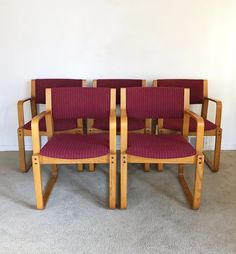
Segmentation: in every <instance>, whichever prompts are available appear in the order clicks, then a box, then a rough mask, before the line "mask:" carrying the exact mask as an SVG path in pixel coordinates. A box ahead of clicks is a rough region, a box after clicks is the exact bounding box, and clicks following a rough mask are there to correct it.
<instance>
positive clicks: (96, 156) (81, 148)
mask: <svg viewBox="0 0 236 254" xmlns="http://www.w3.org/2000/svg"><path fill="white" fill-rule="evenodd" d="M115 100H116V99H115V90H114V89H112V90H110V89H106V88H103V89H91V88H77V87H70V88H52V89H46V111H45V112H42V113H40V114H39V115H37V116H35V117H34V118H33V120H32V138H33V156H32V164H33V175H34V186H35V193H36V204H37V209H43V208H44V207H45V205H46V203H47V200H48V197H49V195H50V193H51V191H52V188H53V186H54V184H55V182H56V179H57V172H58V170H57V165H58V164H87V163H108V164H109V208H112V209H114V208H115V206H116V107H115V105H116V102H115ZM89 117H90V118H97V119H100V118H101V119H105V118H107V117H108V118H109V133H101V134H88V135H87V134H82V133H78V134H71V133H60V134H55V133H54V126H55V124H54V123H55V121H56V120H57V119H64V120H69V119H78V118H79V119H81V118H82V119H87V118H89ZM44 118H45V119H46V133H47V136H48V142H47V143H46V144H45V145H44V146H43V147H42V148H41V144H40V130H39V126H40V120H43V119H44ZM43 164H51V165H52V171H51V178H50V180H49V182H48V184H47V186H46V189H45V191H43V187H42V176H41V165H43Z"/></svg>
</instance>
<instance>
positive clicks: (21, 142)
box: [18, 128, 31, 173]
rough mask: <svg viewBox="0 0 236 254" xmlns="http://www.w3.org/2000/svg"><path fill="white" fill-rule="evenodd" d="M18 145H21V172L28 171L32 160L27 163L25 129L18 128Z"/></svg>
mask: <svg viewBox="0 0 236 254" xmlns="http://www.w3.org/2000/svg"><path fill="white" fill-rule="evenodd" d="M18 146H19V169H20V171H21V172H23V173H26V172H28V170H29V169H30V168H31V160H30V162H29V163H28V165H27V163H26V154H25V138H24V131H23V129H21V128H19V129H18Z"/></svg>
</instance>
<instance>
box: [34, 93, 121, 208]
mask: <svg viewBox="0 0 236 254" xmlns="http://www.w3.org/2000/svg"><path fill="white" fill-rule="evenodd" d="M115 92H116V91H115V89H111V93H110V98H111V100H110V101H111V103H110V117H109V131H110V139H109V147H110V151H109V154H107V155H104V156H100V157H95V158H89V159H78V160H74V159H73V160H68V159H59V158H51V157H46V156H42V155H40V149H41V141H40V131H39V121H40V120H41V119H42V118H44V117H45V118H46V129H47V137H48V139H49V140H50V138H51V137H52V136H53V135H54V129H53V120H52V114H51V110H52V108H51V89H46V111H44V112H42V113H40V114H39V115H37V116H35V117H34V118H33V119H32V123H31V125H32V140H33V156H32V164H33V175H34V186H35V194H36V207H37V209H44V208H45V206H46V204H47V201H48V198H49V196H50V194H51V192H52V189H53V186H54V184H55V183H56V180H57V175H58V169H57V164H84V163H109V208H111V209H114V208H115V207H116V113H115V107H116V96H115ZM78 134H81V135H82V133H78ZM43 164H51V167H52V170H51V177H50V180H49V181H48V183H47V185H46V187H45V190H43V187H42V175H41V165H43Z"/></svg>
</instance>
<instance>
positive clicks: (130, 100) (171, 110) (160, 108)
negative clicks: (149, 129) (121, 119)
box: [126, 87, 186, 119]
mask: <svg viewBox="0 0 236 254" xmlns="http://www.w3.org/2000/svg"><path fill="white" fill-rule="evenodd" d="M184 99H185V89H184V88H170V87H161V88H155V87H150V88H127V89H126V110H127V115H128V117H129V118H130V117H131V118H137V119H145V118H152V119H156V118H183V115H184V110H185V109H186V100H184Z"/></svg>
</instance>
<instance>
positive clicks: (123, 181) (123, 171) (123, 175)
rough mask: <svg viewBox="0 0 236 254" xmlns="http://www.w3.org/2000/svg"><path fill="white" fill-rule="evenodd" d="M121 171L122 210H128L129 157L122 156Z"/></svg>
mask: <svg viewBox="0 0 236 254" xmlns="http://www.w3.org/2000/svg"><path fill="white" fill-rule="evenodd" d="M120 160H121V162H120V165H121V169H120V208H121V209H126V208H127V187H128V186H127V178H128V172H127V155H121V159H120Z"/></svg>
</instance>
